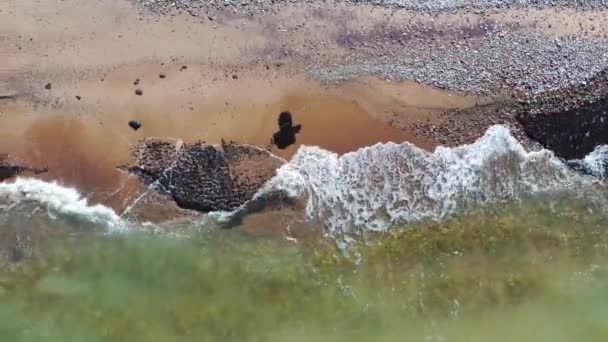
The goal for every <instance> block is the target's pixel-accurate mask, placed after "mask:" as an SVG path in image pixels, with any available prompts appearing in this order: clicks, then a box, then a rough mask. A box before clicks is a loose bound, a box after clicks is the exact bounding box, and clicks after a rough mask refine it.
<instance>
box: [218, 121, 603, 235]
mask: <svg viewBox="0 0 608 342" xmlns="http://www.w3.org/2000/svg"><path fill="white" fill-rule="evenodd" d="M607 151H608V150H607ZM589 162H591V161H589ZM590 181H591V179H590V177H586V176H583V175H581V174H580V173H577V172H574V171H573V170H572V169H571V168H570V167H568V166H567V165H566V164H565V163H563V162H562V161H561V160H560V159H559V158H557V157H555V156H554V154H553V153H552V152H551V151H548V150H541V151H536V152H528V151H526V150H525V149H524V147H523V146H522V145H521V144H520V143H519V142H518V141H517V140H516V139H515V138H514V137H513V136H512V135H511V134H510V132H509V130H508V129H507V128H506V127H504V126H493V127H491V128H489V129H488V131H487V132H486V134H485V135H484V136H483V137H482V138H480V139H479V140H478V141H477V142H475V143H473V144H470V145H463V146H459V147H455V148H447V147H438V148H437V149H436V150H435V151H434V152H432V153H431V152H427V151H425V150H422V149H420V148H418V147H416V146H414V145H412V144H410V143H407V142H406V143H402V144H395V143H387V144H376V145H374V146H370V147H366V148H363V149H360V150H358V151H356V152H352V153H347V154H344V155H342V156H338V155H337V154H335V153H332V152H329V151H326V150H323V149H321V148H319V147H310V146H303V147H301V148H300V149H299V150H298V152H297V153H296V155H295V156H294V157H293V158H292V160H291V161H290V162H289V163H287V164H285V165H284V166H283V167H281V168H280V169H279V170H278V171H277V176H275V177H274V178H273V179H271V180H270V181H269V182H268V183H267V184H266V185H265V186H264V187H263V188H262V189H261V190H260V191H259V192H258V193H257V194H256V196H255V197H254V199H253V200H252V202H253V201H260V200H264V198H265V197H267V198H269V197H270V196H271V195H272V194H276V193H277V192H280V193H284V194H286V195H288V196H289V197H293V198H300V199H302V200H304V201H306V215H307V217H308V218H309V219H310V220H316V221H319V222H321V223H323V224H324V226H325V227H326V229H327V232H328V234H329V235H331V236H334V237H346V238H348V239H350V238H352V237H355V236H358V235H360V234H362V233H363V232H365V231H370V230H371V231H386V230H387V229H389V228H390V227H391V226H393V225H395V224H403V223H410V222H416V221H421V220H427V219H431V220H440V219H444V218H446V217H447V216H449V215H453V214H454V213H458V212H464V211H466V210H470V209H473V208H476V207H479V206H483V205H487V204H491V203H496V202H499V201H503V200H517V199H519V198H521V197H522V196H524V195H526V194H532V193H538V192H548V191H554V190H562V189H568V188H573V189H577V188H579V187H581V186H582V185H583V184H587V183H590ZM247 206H248V204H245V205H244V206H243V207H242V208H241V209H240V210H241V211H243V210H247ZM234 214H238V211H237V212H235V213H234ZM216 217H219V216H216ZM226 218H228V217H227V216H224V219H226Z"/></svg>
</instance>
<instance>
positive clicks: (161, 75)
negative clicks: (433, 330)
mask: <svg viewBox="0 0 608 342" xmlns="http://www.w3.org/2000/svg"><path fill="white" fill-rule="evenodd" d="M158 77H159V78H165V77H167V76H165V74H160V75H158Z"/></svg>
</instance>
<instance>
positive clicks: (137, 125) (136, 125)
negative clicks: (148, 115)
mask: <svg viewBox="0 0 608 342" xmlns="http://www.w3.org/2000/svg"><path fill="white" fill-rule="evenodd" d="M129 127H131V128H132V129H133V130H134V131H137V130H138V129H139V128H140V127H141V122H140V121H139V120H131V121H129Z"/></svg>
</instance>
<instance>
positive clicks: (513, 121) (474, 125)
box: [412, 69, 608, 159]
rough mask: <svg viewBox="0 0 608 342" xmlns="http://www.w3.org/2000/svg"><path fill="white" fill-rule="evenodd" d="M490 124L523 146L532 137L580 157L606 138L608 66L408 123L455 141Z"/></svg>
mask: <svg viewBox="0 0 608 342" xmlns="http://www.w3.org/2000/svg"><path fill="white" fill-rule="evenodd" d="M494 124H503V125H508V126H509V127H511V129H512V131H513V132H514V133H515V135H516V136H517V137H518V138H519V140H520V141H522V142H523V143H524V144H526V145H528V146H532V144H533V143H532V141H534V142H538V143H540V145H542V146H543V147H545V148H548V149H550V150H552V151H554V152H555V154H556V155H558V156H560V157H562V158H564V159H580V158H582V157H584V156H585V155H587V154H588V153H590V152H591V151H593V149H594V148H595V147H596V146H598V145H604V144H608V69H607V70H604V71H602V72H600V73H598V74H597V75H595V76H594V77H592V78H590V79H589V80H587V81H585V82H583V83H582V84H580V85H578V86H570V87H564V88H562V89H558V90H554V91H549V92H544V93H541V94H535V95H527V96H524V97H520V98H509V99H503V100H501V101H497V102H494V103H492V104H488V105H484V106H476V107H472V108H468V109H461V110H453V111H448V112H446V113H444V114H443V115H442V118H441V121H440V122H439V123H434V124H430V123H421V124H415V125H413V127H412V128H413V129H414V131H415V133H416V134H417V135H419V136H424V137H427V138H431V139H433V140H435V141H436V142H438V143H440V144H443V145H449V146H456V145H460V144H463V143H471V142H473V141H475V140H476V139H477V138H479V137H480V136H481V135H483V133H484V132H485V130H486V129H487V128H488V127H489V126H491V125H494ZM530 139H531V140H532V141H531V140H530Z"/></svg>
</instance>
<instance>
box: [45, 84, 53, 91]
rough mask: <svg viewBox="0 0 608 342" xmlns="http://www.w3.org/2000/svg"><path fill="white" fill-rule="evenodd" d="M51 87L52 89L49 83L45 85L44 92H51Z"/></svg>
mask: <svg viewBox="0 0 608 342" xmlns="http://www.w3.org/2000/svg"><path fill="white" fill-rule="evenodd" d="M51 87H52V85H51V84H50V83H47V84H46V85H45V86H44V89H46V90H51Z"/></svg>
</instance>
